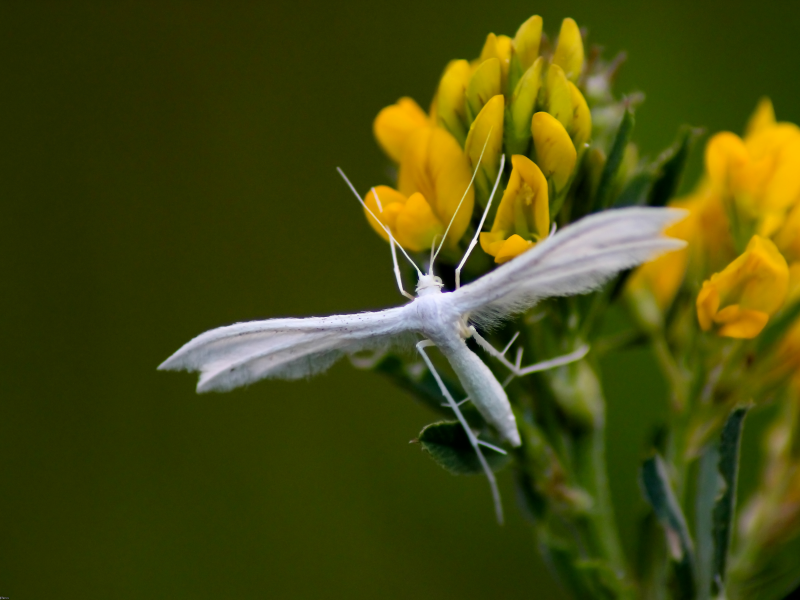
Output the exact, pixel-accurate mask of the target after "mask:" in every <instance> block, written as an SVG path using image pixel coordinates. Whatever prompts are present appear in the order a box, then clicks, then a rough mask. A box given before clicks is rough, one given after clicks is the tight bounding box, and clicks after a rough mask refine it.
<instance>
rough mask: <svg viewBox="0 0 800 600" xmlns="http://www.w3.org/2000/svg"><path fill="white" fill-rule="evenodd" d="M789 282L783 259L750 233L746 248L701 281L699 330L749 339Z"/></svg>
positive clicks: (783, 296) (779, 301) (773, 309)
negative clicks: (735, 257)
mask: <svg viewBox="0 0 800 600" xmlns="http://www.w3.org/2000/svg"><path fill="white" fill-rule="evenodd" d="M788 285H789V267H788V266H787V264H786V259H784V258H783V256H782V255H781V253H780V252H779V251H778V249H777V248H776V247H775V244H773V243H772V242H771V241H770V240H768V239H765V238H762V237H760V236H758V235H755V236H753V238H752V239H751V240H750V243H749V244H748V245H747V249H746V250H745V251H744V253H743V254H742V255H741V256H739V257H738V258H737V259H736V260H734V261H733V262H732V263H730V264H729V265H728V266H727V267H725V269H724V270H723V271H722V272H720V273H714V274H713V275H712V276H711V279H708V280H706V281H704V282H703V287H702V289H701V290H700V293H699V294H698V296H697V318H698V321H699V322H700V327H701V329H702V330H703V331H710V330H711V329H712V327H714V326H715V325H716V326H717V329H716V332H717V335H720V336H723V337H732V338H745V339H750V338H754V337H755V336H757V335H758V334H759V333H761V330H762V329H764V327H765V326H766V324H767V321H769V318H770V317H771V316H772V315H774V314H775V313H776V312H777V311H778V309H780V307H781V306H782V305H783V303H784V300H785V299H786V294H787V291H788Z"/></svg>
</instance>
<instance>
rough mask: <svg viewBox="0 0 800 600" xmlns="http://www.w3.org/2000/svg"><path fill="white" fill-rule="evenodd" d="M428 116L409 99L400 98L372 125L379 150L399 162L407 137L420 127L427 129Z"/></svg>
mask: <svg viewBox="0 0 800 600" xmlns="http://www.w3.org/2000/svg"><path fill="white" fill-rule="evenodd" d="M429 126H430V123H429V121H428V116H427V115H426V114H425V112H424V111H423V110H422V109H421V108H420V107H419V104H417V103H416V102H414V100H413V99H411V98H400V100H398V101H397V104H392V105H391V106H387V107H386V108H384V109H383V110H381V112H379V113H378V116H377V117H375V121H374V122H373V124H372V130H373V132H374V134H375V138H376V139H377V140H378V143H379V144H380V146H381V148H383V151H384V152H386V154H388V155H389V158H391V159H392V160H393V161H395V162H400V159H401V158H402V156H403V149H404V148H405V143H406V142H407V141H408V138H409V136H410V135H411V134H412V133H414V132H415V131H416V130H417V129H419V128H421V127H429Z"/></svg>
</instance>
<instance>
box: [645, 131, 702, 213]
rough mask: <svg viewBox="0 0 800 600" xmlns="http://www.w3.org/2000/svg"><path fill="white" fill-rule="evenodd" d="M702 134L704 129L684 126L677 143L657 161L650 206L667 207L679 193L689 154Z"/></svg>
mask: <svg viewBox="0 0 800 600" xmlns="http://www.w3.org/2000/svg"><path fill="white" fill-rule="evenodd" d="M702 134H703V130H702V129H698V128H696V127H690V126H688V125H684V126H682V127H681V128H680V129H679V130H678V137H677V139H676V140H675V142H673V144H672V145H671V146H670V147H669V148H667V149H666V150H665V151H664V152H663V153H662V154H661V156H659V157H658V159H656V161H655V165H654V166H655V171H656V175H655V179H654V181H653V187H652V189H651V191H650V198H649V200H648V204H649V205H650V206H666V204H667V202H669V200H670V199H672V198H673V197H674V196H675V194H676V193H677V192H678V188H679V187H680V185H681V178H682V177H683V172H684V170H685V169H686V163H687V162H688V160H689V154H690V153H691V151H692V148H693V147H694V145H695V142H697V140H698V139H699V138H700V136H701V135H702Z"/></svg>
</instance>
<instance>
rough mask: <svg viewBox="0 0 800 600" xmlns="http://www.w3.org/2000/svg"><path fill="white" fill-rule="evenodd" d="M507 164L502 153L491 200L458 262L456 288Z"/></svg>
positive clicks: (459, 283) (459, 284)
mask: <svg viewBox="0 0 800 600" xmlns="http://www.w3.org/2000/svg"><path fill="white" fill-rule="evenodd" d="M505 166H506V155H505V154H502V155H501V156H500V170H499V171H498V173H497V179H496V180H495V182H494V187H493V188H492V193H491V195H490V196H489V201H488V202H487V203H486V208H485V209H484V210H483V215H482V216H481V222H480V223H478V228H477V229H476V230H475V236H474V237H473V238H472V241H471V242H470V243H469V246H467V251H466V252H465V253H464V257H463V258H462V259H461V262H460V263H458V266H457V267H456V289H458V288H460V287H461V269H462V268H463V267H464V264H465V263H466V262H467V259H468V258H469V255H470V254H471V253H472V250H473V249H474V248H475V245H476V244H477V243H478V237H479V236H480V235H481V231H482V230H483V223H484V222H485V221H486V216H487V215H488V214H489V207H490V206H492V198H494V193H495V192H496V191H497V186H498V185H500V179H502V177H503V168H505Z"/></svg>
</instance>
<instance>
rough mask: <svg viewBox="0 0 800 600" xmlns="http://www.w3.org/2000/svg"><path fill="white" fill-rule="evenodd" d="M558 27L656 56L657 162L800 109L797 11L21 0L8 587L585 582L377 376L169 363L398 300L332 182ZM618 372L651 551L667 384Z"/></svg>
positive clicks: (621, 482)
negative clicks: (245, 385) (650, 513)
mask: <svg viewBox="0 0 800 600" xmlns="http://www.w3.org/2000/svg"><path fill="white" fill-rule="evenodd" d="M534 13H538V14H541V15H542V16H543V17H544V19H545V27H546V29H547V30H548V31H549V32H550V33H551V34H555V33H556V32H557V30H558V27H559V24H560V21H561V19H562V18H564V17H566V16H571V17H574V18H575V19H576V20H577V21H578V23H579V24H580V25H581V26H584V27H588V29H589V41H590V43H599V44H603V45H604V46H605V47H606V50H607V53H609V54H612V53H616V52H617V51H619V50H627V51H628V52H629V57H630V59H629V62H628V63H627V64H626V66H625V67H624V70H623V72H622V76H621V78H620V81H619V82H618V86H617V89H618V90H619V91H634V90H642V91H644V92H646V93H647V101H646V103H645V104H644V106H643V107H642V108H641V109H640V110H639V112H638V115H637V117H638V120H637V132H636V137H637V139H638V140H639V142H640V143H641V148H642V149H643V151H644V153H646V154H650V155H653V154H655V153H657V152H658V151H659V150H660V149H661V148H662V147H663V146H665V145H667V144H668V143H669V142H670V141H671V140H672V138H673V135H674V132H675V130H676V128H677V127H678V125H680V124H681V123H684V122H688V123H691V124H693V125H702V126H706V127H708V128H709V130H711V131H714V130H719V129H733V130H737V131H738V130H740V129H741V127H742V126H743V124H744V122H745V120H746V118H747V116H748V115H749V113H750V111H751V110H752V108H753V107H754V105H755V103H756V100H757V99H758V97H759V96H760V95H762V94H769V95H771V96H772V98H773V100H774V102H775V106H776V109H777V111H778V115H779V117H780V118H782V119H787V120H792V121H795V122H797V121H800V104H798V102H797V100H796V99H797V97H798V92H800V89H799V88H800V78H798V77H797V72H798V69H797V67H798V55H797V52H796V46H797V42H796V31H797V24H798V17H800V5H798V4H797V3H765V2H760V3H752V2H749V3H736V2H733V3H732V2H706V3H699V2H696V1H688V0H686V1H683V0H682V1H675V0H671V1H661V2H646V3H641V2H614V3H610V2H589V1H580V2H579V1H560V2H552V3H544V2H542V3H528V2H502V3H498V2H492V3H487V2H476V1H473V0H466V1H463V2H459V3H430V2H427V1H425V0H409V1H407V2H403V3H402V4H400V3H396V4H385V5H384V4H378V3H374V2H370V3H367V2H362V3H355V2H352V3H345V4H341V3H320V2H307V1H304V0H293V1H291V2H275V1H271V2H227V3H223V2H217V3H205V2H189V1H182V2H179V1H171V2H165V1H163V0H161V1H159V2H141V1H140V2H122V1H119V2H112V3H107V2H95V3H78V2H65V1H60V2H37V1H32V0H29V1H27V2H12V1H4V2H2V3H0V73H2V79H1V80H0V89H1V90H2V91H0V139H2V141H3V144H2V151H1V152H2V160H0V207H2V208H1V209H0V261H2V269H0V272H1V273H2V279H1V280H2V285H3V293H2V296H0V298H2V299H0V309H1V310H0V315H2V316H0V327H2V336H1V337H0V339H2V344H3V346H2V356H1V357H0V358H1V359H2V363H1V364H2V383H1V384H0V386H1V387H0V390H2V397H0V595H2V596H9V597H11V598H12V599H22V598H26V599H40V598H42V599H47V598H83V599H85V598H256V597H258V598H342V597H346V598H387V599H388V598H409V597H412V596H414V597H420V598H488V597H503V598H528V597H535V598H539V599H542V600H546V599H553V598H559V597H560V594H559V592H558V589H557V588H556V587H555V584H554V583H553V581H552V579H551V578H550V576H549V575H548V574H547V571H546V569H545V567H544V565H543V563H542V561H541V559H540V558H539V557H538V555H537V552H536V548H535V545H534V543H533V540H532V535H531V533H530V531H529V529H528V528H527V527H526V526H525V524H524V523H523V522H522V520H521V518H520V517H519V516H518V514H517V513H516V510H515V508H514V506H513V503H514V500H513V492H512V488H511V485H510V483H511V482H510V478H509V476H508V474H507V473H505V474H503V475H501V478H500V479H501V485H502V488H503V491H504V497H505V501H506V507H507V512H508V513H509V519H508V521H509V522H508V523H507V525H506V526H505V527H498V526H497V525H496V524H495V522H494V519H493V516H492V509H491V502H490V496H489V491H488V488H487V486H486V483H485V481H483V480H481V479H480V478H469V477H461V478H456V477H451V476H449V475H447V474H446V473H444V472H443V471H441V470H440V469H439V468H438V467H437V466H436V465H434V463H433V462H432V461H430V460H429V459H428V458H427V457H426V456H424V455H423V454H422V453H421V452H420V449H419V447H417V446H413V445H412V446H409V444H408V441H409V440H410V439H411V438H413V437H415V436H416V434H417V433H418V432H419V430H420V428H421V427H422V426H423V425H425V424H426V423H428V422H429V421H430V420H431V415H430V414H429V413H428V412H426V410H425V409H423V408H422V407H420V406H418V405H416V404H415V403H414V402H413V401H412V400H411V399H410V398H409V397H407V396H405V395H404V394H403V393H401V392H400V391H398V390H396V389H394V388H393V387H392V386H391V385H390V384H389V383H388V382H386V381H384V380H383V379H381V378H380V377H379V376H378V375H375V374H372V373H367V372H359V371H356V370H354V369H353V368H351V367H350V366H349V365H348V364H346V363H344V364H339V365H337V366H336V367H335V368H334V369H332V370H331V371H330V372H329V373H328V374H327V375H324V376H321V377H317V378H315V379H312V380H310V381H307V382H306V381H300V382H291V383H287V382H266V383H261V384H258V385H255V386H252V387H251V388H250V389H248V390H245V391H238V392H235V393H230V394H225V395H219V394H212V395H205V396H198V395H196V394H195V393H194V384H195V377H194V376H190V375H186V374H172V373H157V372H156V370H155V367H156V366H157V365H158V364H159V363H160V362H161V361H162V360H163V359H164V358H166V357H167V356H168V355H169V354H171V353H172V352H173V351H174V350H176V349H177V348H178V347H179V346H180V345H181V344H183V343H184V342H186V341H187V340H188V339H190V338H191V337H192V336H194V335H196V334H198V333H200V332H202V331H204V330H206V329H208V328H211V327H215V326H218V325H222V324H227V323H230V322H234V321H237V320H247V319H252V318H263V317H271V316H279V315H310V314H325V313H334V312H342V311H356V310H363V309H371V308H378V307H385V306H390V305H392V304H396V303H398V302H399V301H400V300H401V298H400V297H399V296H398V295H397V293H396V290H395V288H394V283H393V280H392V274H391V271H390V262H389V253H388V249H387V246H386V245H385V243H384V242H382V241H381V240H380V239H379V238H378V237H377V236H376V235H374V233H372V231H371V230H370V229H369V228H368V227H367V225H366V222H365V220H364V218H363V216H362V214H361V212H360V210H359V209H358V208H357V206H356V205H355V203H354V201H353V199H352V197H350V196H349V195H348V191H347V190H346V188H345V186H344V185H343V184H342V182H341V181H340V180H339V178H338V177H337V175H336V172H335V170H334V168H335V167H336V166H341V167H343V168H344V169H345V170H346V172H347V173H348V174H349V175H350V176H351V178H352V179H353V180H354V182H355V184H356V185H357V186H358V187H359V188H360V189H362V190H364V189H366V188H367V186H369V185H373V184H377V183H383V182H385V168H386V162H385V159H384V157H383V156H382V154H381V152H380V151H379V150H378V148H377V146H376V144H375V143H374V141H373V139H372V134H371V123H372V119H373V117H374V115H375V114H376V113H377V112H378V110H379V109H380V108H381V107H383V106H385V105H387V104H389V103H391V102H393V101H394V100H396V99H397V98H398V97H399V96H401V95H411V96H413V97H415V98H416V99H417V100H418V101H420V103H421V104H423V106H427V104H428V102H429V101H430V98H431V94H432V92H433V90H434V88H435V85H436V83H437V79H438V76H439V74H440V72H441V70H442V68H443V67H444V65H445V64H446V62H447V61H448V60H449V59H451V58H462V57H463V58H471V57H474V56H476V55H477V54H478V53H479V51H480V48H481V45H482V43H483V40H484V38H485V36H486V34H487V33H488V32H489V31H494V32H496V33H506V34H513V32H514V31H515V30H516V28H517V26H518V25H519V24H520V23H521V22H522V21H523V20H524V19H526V18H527V17H528V16H530V15H531V14H534ZM694 158H695V161H694V165H695V166H694V168H695V172H697V167H698V165H699V164H700V153H699V152H698V153H696V156H695V157H694ZM605 379H606V383H607V391H608V395H609V409H608V413H609V456H610V461H611V467H612V469H611V470H612V473H611V476H612V483H613V493H614V495H615V501H616V504H617V507H618V510H619V516H620V521H621V523H622V527H623V532H624V534H625V537H626V544H628V550H629V551H632V542H631V538H632V535H633V530H634V524H635V519H636V516H637V511H639V510H640V509H641V507H642V503H641V501H640V500H639V494H638V489H637V484H636V469H637V465H638V462H639V459H640V455H641V451H642V447H643V443H644V439H645V436H646V435H647V433H648V431H649V428H650V425H651V424H652V423H653V422H655V420H656V419H657V418H658V416H659V415H661V414H663V412H664V410H665V408H664V398H663V392H662V388H661V387H660V381H659V377H658V375H657V373H656V371H655V369H654V367H653V366H652V364H651V362H650V361H649V359H648V356H647V355H646V353H644V352H629V353H625V354H623V355H620V356H618V357H617V358H615V359H614V360H612V361H608V362H607V364H606V371H605ZM756 421H757V419H756ZM748 448H749V451H748V455H747V460H749V461H750V463H752V461H753V457H754V456H755V452H756V450H757V444H756V443H755V437H754V436H753V434H750V441H749V445H748ZM750 477H751V480H752V474H751V475H750Z"/></svg>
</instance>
